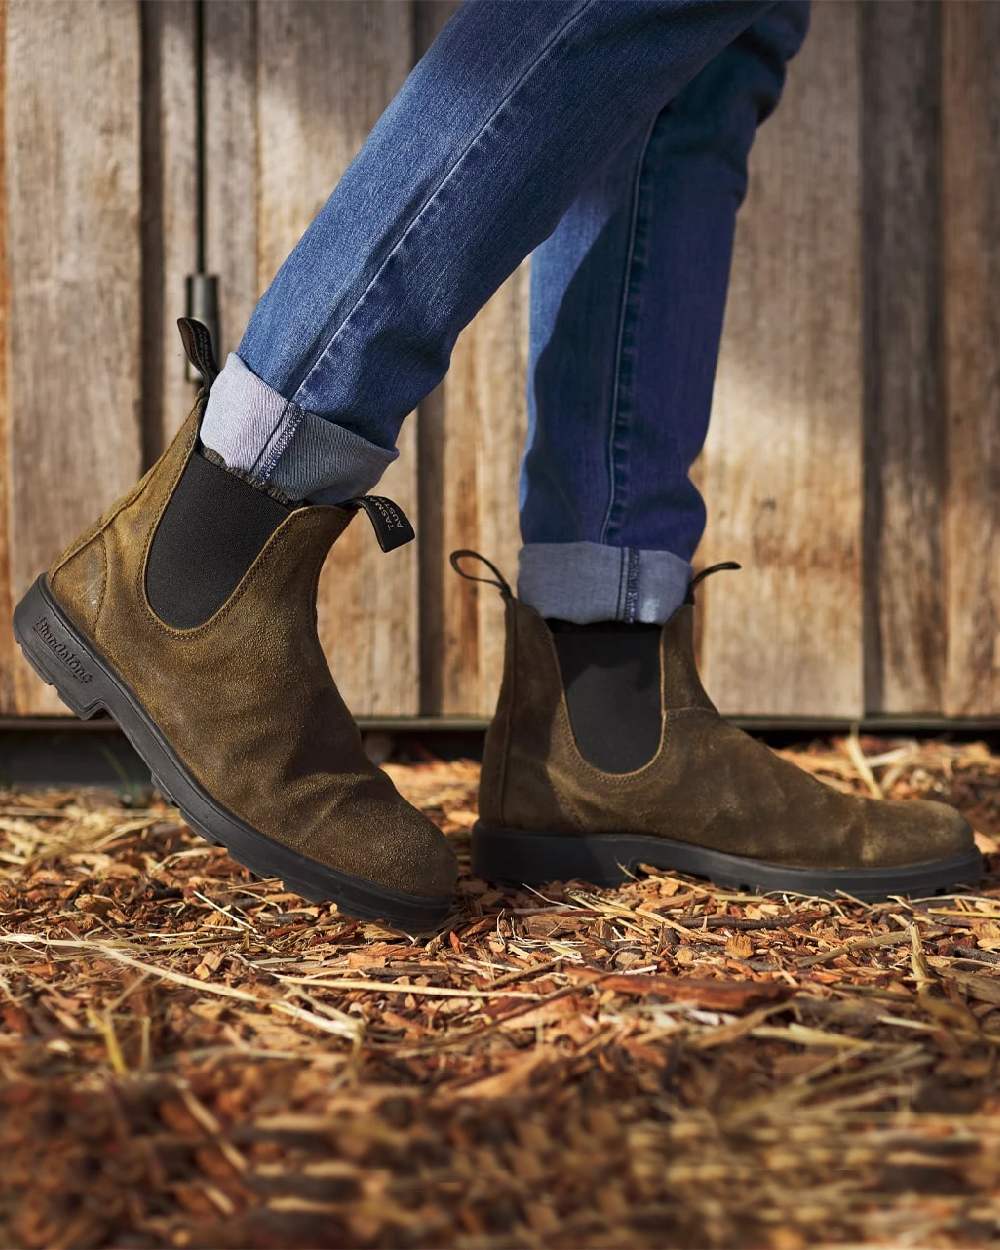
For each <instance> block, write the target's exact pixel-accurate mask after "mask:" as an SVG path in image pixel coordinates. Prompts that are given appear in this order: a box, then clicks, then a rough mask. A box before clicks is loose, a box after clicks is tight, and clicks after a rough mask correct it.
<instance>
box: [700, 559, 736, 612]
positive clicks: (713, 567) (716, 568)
mask: <svg viewBox="0 0 1000 1250" xmlns="http://www.w3.org/2000/svg"><path fill="white" fill-rule="evenodd" d="M742 567H743V565H742V564H737V563H736V561H735V560H723V561H722V563H721V564H710V565H709V566H708V568H707V569H702V570H701V572H700V573H695V575H694V577H692V578H691V580H690V581H689V582H688V592H687V597H688V602H689V603H694V588H695V586H697V585H698V583H699V582H703V581H704V580H705V578H706V577H711V576H712V574H713V573H721V572H722V570H723V569H736V570H739V569H741V568H742Z"/></svg>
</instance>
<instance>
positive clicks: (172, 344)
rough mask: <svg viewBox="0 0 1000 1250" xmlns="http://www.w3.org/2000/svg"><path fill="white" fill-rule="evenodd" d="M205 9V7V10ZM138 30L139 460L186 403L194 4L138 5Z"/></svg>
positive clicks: (194, 207) (170, 429)
mask: <svg viewBox="0 0 1000 1250" xmlns="http://www.w3.org/2000/svg"><path fill="white" fill-rule="evenodd" d="M208 7H211V6H208ZM139 13H140V18H141V24H142V25H141V31H142V300H143V336H142V365H143V404H142V421H143V439H144V446H143V453H144V454H143V458H144V460H145V462H146V463H147V464H151V463H152V462H153V461H154V460H155V459H156V458H157V457H158V456H159V455H160V453H161V452H162V451H163V449H164V447H165V446H166V445H167V443H168V442H169V441H170V439H171V437H172V436H173V434H174V433H175V432H176V430H177V429H178V427H179V426H180V424H181V422H182V421H183V420H184V418H185V417H186V416H187V413H188V411H189V410H190V407H191V404H192V403H193V401H194V395H195V386H194V384H193V383H192V382H190V381H189V380H188V377H187V368H186V360H185V356H184V352H183V349H182V348H181V342H180V336H179V335H178V333H177V318H178V317H181V316H183V315H184V314H185V313H186V312H187V308H186V287H185V279H186V278H187V275H188V274H190V273H194V272H195V270H196V269H197V267H198V264H197V261H198V200H197V180H196V164H197V158H196V152H197V127H198V120H197V113H196V93H197V70H196V66H197V57H196V40H195V4H194V0H172V2H171V3H169V4H147V3H143V4H140V6H139Z"/></svg>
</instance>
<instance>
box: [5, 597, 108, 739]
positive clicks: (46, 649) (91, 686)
mask: <svg viewBox="0 0 1000 1250" xmlns="http://www.w3.org/2000/svg"><path fill="white" fill-rule="evenodd" d="M14 637H15V639H16V640H17V644H18V646H19V647H20V648H21V651H22V653H23V655H24V658H25V659H26V660H27V661H28V663H29V664H30V665H31V667H32V668H33V669H34V670H35V672H36V673H37V674H38V676H39V677H40V678H41V679H42V681H44V682H45V684H46V685H48V686H52V687H53V688H54V689H55V692H56V694H57V695H58V696H59V698H60V699H62V701H63V703H65V704H66V706H67V707H68V708H69V709H70V711H71V712H74V713H75V714H76V715H77V716H79V717H80V719H81V720H90V719H91V718H92V717H94V716H98V715H100V714H101V713H103V712H104V711H105V710H106V705H105V703H104V699H103V685H104V677H103V674H102V672H101V670H100V668H99V667H98V666H97V665H96V664H95V663H94V660H93V657H92V656H91V655H90V653H89V651H88V649H87V647H86V645H85V644H84V643H83V642H82V640H81V639H80V638H79V637H78V636H77V635H76V633H75V632H74V631H71V629H70V626H69V624H68V622H67V621H66V620H65V618H64V617H63V614H62V613H61V612H60V611H59V609H58V608H57V607H56V606H55V604H54V603H53V602H52V600H51V598H50V597H49V596H48V595H47V594H46V591H45V577H44V575H43V576H41V577H39V578H38V579H37V580H36V581H35V583H34V584H33V585H32V587H31V589H30V590H29V591H28V593H27V594H26V595H25V596H24V598H23V599H22V600H21V602H20V603H19V604H18V605H17V608H16V609H15V611H14Z"/></svg>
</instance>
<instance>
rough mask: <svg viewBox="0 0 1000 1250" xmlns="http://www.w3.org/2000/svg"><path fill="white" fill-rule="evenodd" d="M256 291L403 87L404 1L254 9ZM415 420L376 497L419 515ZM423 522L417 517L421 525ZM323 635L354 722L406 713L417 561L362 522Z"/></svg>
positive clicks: (406, 63) (342, 549)
mask: <svg viewBox="0 0 1000 1250" xmlns="http://www.w3.org/2000/svg"><path fill="white" fill-rule="evenodd" d="M256 17H257V24H258V37H257V49H258V77H257V85H258V110H259V111H258V118H259V131H258V174H259V185H258V231H259V233H258V285H259V286H261V287H263V286H265V285H266V284H267V283H268V282H269V281H270V279H271V277H272V276H273V274H274V272H275V271H276V270H277V268H278V266H279V265H280V264H281V262H282V261H283V259H284V257H285V255H286V254H287V252H288V251H289V250H290V249H291V248H292V247H293V246H294V244H295V242H296V241H297V239H298V238H299V235H300V234H301V233H302V231H303V230H304V229H305V227H306V226H307V225H308V223H309V221H310V219H311V218H312V217H313V216H314V215H315V214H316V212H318V210H319V209H320V208H321V207H322V205H323V203H324V201H325V200H326V197H327V195H328V194H329V192H330V190H331V188H332V187H333V185H334V183H335V182H336V180H337V179H338V178H339V177H340V175H341V174H342V173H343V171H344V169H345V168H346V167H347V165H348V163H349V162H350V160H351V159H352V158H353V156H354V154H355V153H356V151H357V150H358V148H359V147H360V146H361V144H362V143H363V142H364V140H365V137H366V136H367V134H368V131H369V130H370V129H371V127H372V126H373V125H374V123H375V121H376V120H377V118H378V117H379V115H380V114H381V112H382V111H383V109H384V108H385V106H386V105H387V104H388V102H389V100H390V99H391V98H392V96H393V95H394V94H395V93H396V91H397V90H398V89H399V87H400V86H401V85H402V83H403V80H404V78H405V77H406V74H407V72H408V71H409V68H410V62H411V57H412V51H413V10H412V6H411V5H409V4H396V3H392V2H391V0H390V2H381V3H380V2H376V0H365V2H363V3H361V2H359V3H340V2H337V3H327V4H311V3H308V2H305V3H303V2H301V0H280V2H279V0H273V2H271V3H268V4H262V5H259V6H258V7H257V12H256ZM414 426H415V422H414V421H413V420H410V421H408V422H407V424H406V426H405V427H404V432H403V436H402V439H401V440H400V453H401V454H400V458H399V460H398V461H397V462H396V463H395V464H394V465H393V466H392V467H391V468H390V470H389V472H388V473H387V474H386V475H385V477H384V478H383V480H382V483H381V484H380V487H379V489H380V490H382V491H384V493H385V494H387V495H391V496H392V497H393V498H394V499H396V500H397V501H398V502H399V503H400V504H401V505H402V507H403V508H404V510H406V511H407V512H408V513H410V514H411V515H414V514H415V511H416V503H417V498H416V472H417V469H416V461H415V454H414V448H415V442H416V431H415V428H414ZM418 520H419V518H418ZM319 619H320V633H321V636H322V637H323V639H324V642H325V644H326V645H327V649H328V653H329V656H330V665H331V668H332V670H333V674H334V676H335V678H336V679H337V682H338V684H339V686H340V688H341V691H342V693H343V695H344V698H345V699H346V700H347V702H348V704H349V705H350V707H351V708H352V710H353V711H354V712H355V713H356V714H359V715H365V714H367V715H372V714H383V715H386V714H391V715H407V714H412V713H415V712H416V711H417V703H418V677H417V657H418V612H417V556H416V552H415V550H414V546H413V545H412V544H411V545H410V546H408V547H406V548H403V549H401V550H399V551H396V552H393V553H392V554H391V555H388V556H386V555H383V554H382V553H381V552H380V551H379V549H378V546H377V544H376V543H375V540H374V537H373V535H372V534H371V531H370V529H369V528H368V527H367V526H366V524H365V522H364V519H363V518H361V519H360V520H359V521H358V522H357V523H356V524H354V525H352V526H351V527H350V529H349V530H348V532H347V534H346V535H345V536H344V539H342V540H341V541H340V542H338V543H337V545H336V547H335V549H334V552H333V556H332V557H331V559H330V560H329V561H328V562H327V566H326V569H325V571H324V574H323V579H322V582H321V586H320V601H319Z"/></svg>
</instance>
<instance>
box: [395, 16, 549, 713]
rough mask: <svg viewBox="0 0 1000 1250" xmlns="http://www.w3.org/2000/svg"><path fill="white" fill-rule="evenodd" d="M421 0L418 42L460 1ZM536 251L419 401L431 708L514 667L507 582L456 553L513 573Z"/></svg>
mask: <svg viewBox="0 0 1000 1250" xmlns="http://www.w3.org/2000/svg"><path fill="white" fill-rule="evenodd" d="M458 7H459V6H458V4H457V3H453V2H452V0H419V2H418V4H417V6H416V9H417V12H416V43H417V54H418V55H422V54H423V53H424V52H425V51H426V50H427V48H428V47H429V46H430V44H431V43H432V42H433V40H434V38H435V37H436V36H437V34H438V33H439V32H440V30H441V28H442V27H443V26H444V24H445V22H447V20H448V19H449V17H451V15H452V14H453V13H454V12H455V10H456V9H457V8H458ZM527 340H528V262H525V263H524V264H523V265H522V266H521V267H520V268H519V269H518V271H517V272H516V273H515V274H513V275H512V276H511V277H510V278H509V279H508V281H507V282H506V283H504V285H503V286H502V287H501V288H500V290H499V291H497V293H496V294H495V295H494V296H493V298H492V299H491V300H489V301H488V303H487V304H486V305H485V307H484V308H483V309H482V310H481V311H480V313H479V314H478V316H477V317H476V318H475V319H474V321H473V322H472V324H471V325H469V326H468V327H467V329H466V330H465V331H464V333H463V334H462V335H461V336H460V337H459V340H458V343H457V344H456V346H455V351H454V353H453V356H452V362H451V368H450V369H449V371H448V374H447V376H446V377H445V380H444V383H443V384H442V386H440V387H439V388H438V390H437V391H436V392H435V393H434V394H433V395H431V396H429V397H428V399H427V400H425V401H424V403H423V404H421V407H420V431H419V449H420V490H421V508H420V517H421V538H420V541H421V576H420V592H421V597H420V611H421V708H422V710H423V712H424V713H425V714H426V715H439V714H443V715H448V716H491V715H492V714H493V708H494V706H495V704H496V697H497V691H498V689H499V686H500V675H501V670H502V667H503V646H504V618H503V610H502V606H501V603H500V600H499V597H498V596H497V594H496V593H495V592H494V591H493V590H492V589H491V588H489V587H486V586H479V587H477V586H476V585H475V584H473V583H470V582H466V581H462V580H461V579H460V578H458V577H456V575H455V574H454V573H453V572H452V570H451V568H450V566H449V564H448V555H449V553H450V552H451V551H453V550H454V549H455V548H457V547H471V548H473V549H476V550H480V551H482V553H483V554H484V555H486V556H488V557H489V558H490V559H491V560H493V561H494V563H496V564H497V565H499V567H500V568H501V569H503V570H504V572H505V573H506V576H507V577H508V578H509V580H510V581H511V582H513V581H514V580H515V578H516V575H517V552H518V548H519V547H520V530H519V524H518V474H519V470H520V462H521V454H522V445H523V440H524V431H525V426H526V423H527V413H526V408H525V373H526V368H527V349H528V343H527Z"/></svg>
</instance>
